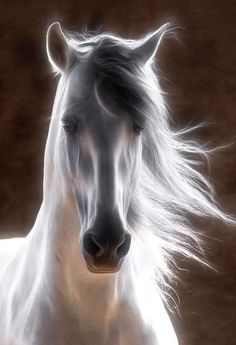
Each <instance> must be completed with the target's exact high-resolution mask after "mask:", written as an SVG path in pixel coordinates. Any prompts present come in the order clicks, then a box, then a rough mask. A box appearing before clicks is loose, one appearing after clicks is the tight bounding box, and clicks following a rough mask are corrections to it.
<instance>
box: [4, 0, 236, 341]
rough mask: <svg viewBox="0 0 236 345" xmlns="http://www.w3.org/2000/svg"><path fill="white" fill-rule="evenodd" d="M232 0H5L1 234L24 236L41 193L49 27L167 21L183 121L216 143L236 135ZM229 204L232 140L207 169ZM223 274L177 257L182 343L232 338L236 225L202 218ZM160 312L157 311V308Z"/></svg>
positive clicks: (52, 84)
mask: <svg viewBox="0 0 236 345" xmlns="http://www.w3.org/2000/svg"><path fill="white" fill-rule="evenodd" d="M235 18H236V3H235V1H234V0H226V1H224V2H223V1H211V0H198V1H196V0H195V1H194V0H129V1H125V0H119V1H108V0H107V1H106V0H93V1H92V0H86V1H82V0H77V1H76V0H67V1H63V0H47V1H44V0H41V1H39V0H38V1H29V0H21V1H17V0H16V1H4V0H2V1H1V2H0V33H1V36H0V37H1V39H0V51H1V54H0V236H1V237H9V236H14V235H25V234H27V232H28V231H29V230H30V228H31V226H32V224H33V223H34V219H35V216H36V214H37V210H38V208H39V205H40V202H41V198H42V171H43V151H44V145H45V140H46V136H47V129H48V125H49V117H50V112H51V106H52V102H53V97H54V94H55V88H56V84H57V80H56V78H54V77H53V76H52V74H51V72H50V67H49V64H48V62H47V57H46V52H45V35H46V30H47V27H48V25H49V24H50V23H52V22H53V21H60V22H61V24H62V25H63V26H64V27H65V28H66V29H68V30H72V31H82V30H85V28H87V29H88V30H97V29H100V31H113V32H116V33H118V34H121V35H123V36H124V37H127V38H135V37H139V36H140V35H143V34H145V33H148V32H149V31H151V30H155V29H156V28H157V27H158V26H160V25H161V24H163V23H165V22H166V21H170V22H171V23H173V24H174V25H175V26H177V27H179V28H178V29H177V33H178V40H174V39H170V38H168V39H166V40H165V41H164V42H163V43H162V44H161V47H160V49H159V54H158V55H157V58H156V61H157V64H158V67H159V69H160V82H161V85H162V87H163V89H164V90H165V92H167V93H168V102H169V105H170V109H171V113H172V117H173V120H174V123H175V124H176V126H177V127H181V126H186V125H189V124H192V125H194V124H197V123H199V122H202V121H208V123H209V125H208V126H207V127H205V128H203V129H201V130H198V131H197V132H196V133H194V137H195V138H199V139H200V140H201V141H204V142H207V143H209V144H211V145H212V146H219V145H224V144H227V143H229V142H233V141H234V140H235V137H236V114H235V108H236V80H235V77H236V63H235V62H236V44H235V40H236V20H235ZM201 169H203V170H205V172H206V173H207V174H209V176H210V178H211V179H213V181H214V183H215V188H216V192H217V194H218V200H219V202H220V203H221V205H222V207H223V208H224V209H227V210H228V211H230V212H233V213H235V214H236V144H234V145H232V146H230V147H229V148H228V149H225V150H223V151H221V152H218V153H216V154H214V155H213V156H212V157H211V164H210V168H206V169H204V168H203V167H201ZM198 223H199V224H198V225H199V226H200V229H201V231H202V232H203V233H204V236H205V239H206V243H207V246H208V248H209V258H210V259H211V262H212V263H213V264H214V265H215V267H216V268H217V270H218V273H216V272H214V271H210V270H209V269H206V268H204V267H202V266H200V265H199V264H196V263H193V262H191V261H189V260H184V259H183V258H177V264H178V266H179V267H180V274H179V275H180V280H179V282H177V283H173V287H174V289H175V290H176V293H177V294H178V297H179V302H178V298H177V296H176V295H174V294H173V296H174V298H175V301H176V302H177V303H178V306H179V311H178V310H177V309H176V312H175V313H174V315H173V319H174V323H175V325H176V328H177V333H178V336H179V339H180V343H181V345H235V344H236V327H235V323H236V229H234V228H229V227H227V226H226V225H224V224H221V223H219V222H213V221H212V220H207V221H204V222H203V221H201V222H200V221H198ZM157 312H158V311H157Z"/></svg>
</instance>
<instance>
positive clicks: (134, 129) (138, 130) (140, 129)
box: [133, 125, 143, 135]
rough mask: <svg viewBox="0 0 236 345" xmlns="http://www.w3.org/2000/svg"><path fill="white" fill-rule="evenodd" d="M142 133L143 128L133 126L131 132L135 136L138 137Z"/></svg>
mask: <svg viewBox="0 0 236 345" xmlns="http://www.w3.org/2000/svg"><path fill="white" fill-rule="evenodd" d="M142 131H143V128H142V127H141V126H139V125H133V132H134V133H135V134H136V135H140V134H141V133H142Z"/></svg>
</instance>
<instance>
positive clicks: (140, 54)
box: [133, 23, 170, 64]
mask: <svg viewBox="0 0 236 345" xmlns="http://www.w3.org/2000/svg"><path fill="white" fill-rule="evenodd" d="M169 27H170V24H169V23H166V24H164V25H162V26H161V27H160V28H159V29H158V30H156V31H154V32H153V33H152V34H149V35H148V36H146V37H145V38H144V40H142V43H141V44H140V45H139V46H138V47H136V48H135V49H134V50H133V54H134V56H136V59H137V60H139V61H140V62H142V63H143V64H145V63H146V62H148V61H149V60H151V59H152V58H153V57H154V56H155V54H156V52H157V49H158V47H159V44H160V42H161V39H162V37H163V36H164V34H165V32H166V31H167V29H168V28H169Z"/></svg>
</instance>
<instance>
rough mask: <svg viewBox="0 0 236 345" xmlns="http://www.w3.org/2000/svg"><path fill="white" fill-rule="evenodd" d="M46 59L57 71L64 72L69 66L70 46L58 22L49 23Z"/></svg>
mask: <svg viewBox="0 0 236 345" xmlns="http://www.w3.org/2000/svg"><path fill="white" fill-rule="evenodd" d="M46 45H47V55H48V60H49V62H50V63H51V65H52V66H53V68H54V69H55V70H56V71H57V72H64V71H66V69H68V67H69V62H70V48H69V45H68V43H67V40H66V37H65V35H64V33H63V31H62V29H61V25H60V23H58V22H55V23H53V24H51V25H50V26H49V28H48V31H47V43H46Z"/></svg>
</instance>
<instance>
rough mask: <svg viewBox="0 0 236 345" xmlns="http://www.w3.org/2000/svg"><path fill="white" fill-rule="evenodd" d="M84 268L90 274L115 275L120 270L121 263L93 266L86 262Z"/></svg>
mask: <svg viewBox="0 0 236 345" xmlns="http://www.w3.org/2000/svg"><path fill="white" fill-rule="evenodd" d="M86 266H87V268H88V270H89V271H90V272H91V273H95V274H111V273H117V272H119V270H120V266H121V263H119V264H118V265H111V264H107V265H105V264H103V265H93V264H91V263H88V262H87V261H86Z"/></svg>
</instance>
